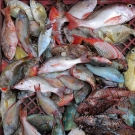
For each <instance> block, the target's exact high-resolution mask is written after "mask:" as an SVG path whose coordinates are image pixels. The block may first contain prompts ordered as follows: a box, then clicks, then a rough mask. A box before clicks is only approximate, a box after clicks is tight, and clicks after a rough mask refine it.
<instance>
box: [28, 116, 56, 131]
mask: <svg viewBox="0 0 135 135" xmlns="http://www.w3.org/2000/svg"><path fill="white" fill-rule="evenodd" d="M27 121H28V122H29V123H30V124H31V125H33V126H34V127H35V128H36V129H37V130H38V131H40V132H41V133H48V132H50V131H51V130H52V127H53V123H54V118H53V117H52V116H48V115H43V114H32V115H29V116H27Z"/></svg>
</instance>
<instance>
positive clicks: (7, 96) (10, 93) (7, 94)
mask: <svg viewBox="0 0 135 135" xmlns="http://www.w3.org/2000/svg"><path fill="white" fill-rule="evenodd" d="M15 97H16V94H15V93H14V92H13V91H11V90H7V91H5V92H2V98H4V99H5V100H9V99H11V98H15Z"/></svg>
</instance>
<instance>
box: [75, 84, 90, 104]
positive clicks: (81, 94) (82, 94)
mask: <svg viewBox="0 0 135 135" xmlns="http://www.w3.org/2000/svg"><path fill="white" fill-rule="evenodd" d="M91 91H92V89H91V87H90V85H89V84H88V83H84V87H83V88H82V89H80V90H77V91H74V98H75V102H76V103H77V104H80V103H81V102H82V101H83V100H84V99H85V98H86V97H87V96H88V95H89V94H90V93H91Z"/></svg>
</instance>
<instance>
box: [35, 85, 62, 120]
mask: <svg viewBox="0 0 135 135" xmlns="http://www.w3.org/2000/svg"><path fill="white" fill-rule="evenodd" d="M34 88H35V91H36V93H37V98H38V102H39V104H40V106H41V107H42V109H43V110H44V111H45V113H46V114H47V115H50V116H53V115H57V117H58V118H60V119H61V118H62V114H61V112H60V110H59V108H58V106H57V105H56V104H55V103H54V102H53V101H52V100H51V99H50V98H48V97H45V96H42V95H41V91H40V86H38V85H37V86H34Z"/></svg>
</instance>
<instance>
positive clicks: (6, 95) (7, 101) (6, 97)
mask: <svg viewBox="0 0 135 135" xmlns="http://www.w3.org/2000/svg"><path fill="white" fill-rule="evenodd" d="M15 102H16V93H14V92H13V91H11V90H8V91H6V92H3V91H2V93H1V110H2V112H1V115H2V119H3V118H4V115H5V113H6V111H7V110H8V108H9V107H10V106H11V105H13V104H14V103H15Z"/></svg>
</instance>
